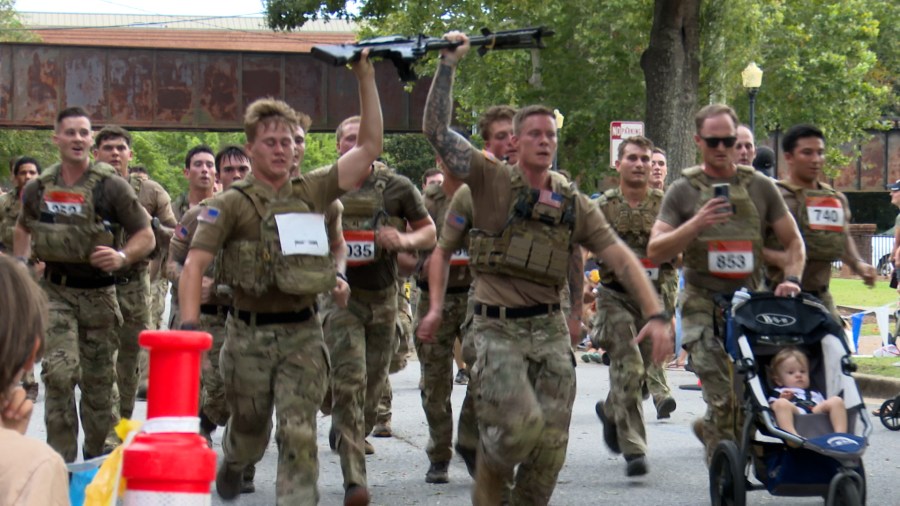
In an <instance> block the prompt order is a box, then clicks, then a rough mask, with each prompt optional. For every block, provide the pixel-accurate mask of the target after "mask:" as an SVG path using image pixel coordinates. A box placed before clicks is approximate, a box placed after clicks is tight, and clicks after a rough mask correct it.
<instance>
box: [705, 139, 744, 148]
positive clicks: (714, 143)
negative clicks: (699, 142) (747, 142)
mask: <svg viewBox="0 0 900 506" xmlns="http://www.w3.org/2000/svg"><path fill="white" fill-rule="evenodd" d="M701 139H703V141H704V142H706V146H707V147H709V148H713V149H715V148H717V147H719V144H720V143H721V144H724V145H725V147H726V148H732V147H734V144H735V143H736V142H737V137H701Z"/></svg>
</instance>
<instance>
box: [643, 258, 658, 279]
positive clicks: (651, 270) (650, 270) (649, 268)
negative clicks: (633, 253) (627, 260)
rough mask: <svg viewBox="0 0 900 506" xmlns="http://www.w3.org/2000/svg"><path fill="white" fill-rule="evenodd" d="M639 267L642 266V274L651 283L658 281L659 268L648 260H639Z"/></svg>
mask: <svg viewBox="0 0 900 506" xmlns="http://www.w3.org/2000/svg"><path fill="white" fill-rule="evenodd" d="M640 260H641V265H642V266H644V272H646V273H647V277H648V278H650V280H651V281H658V280H659V266H658V265H656V264H655V263H653V262H651V261H650V259H649V258H641V259H640Z"/></svg>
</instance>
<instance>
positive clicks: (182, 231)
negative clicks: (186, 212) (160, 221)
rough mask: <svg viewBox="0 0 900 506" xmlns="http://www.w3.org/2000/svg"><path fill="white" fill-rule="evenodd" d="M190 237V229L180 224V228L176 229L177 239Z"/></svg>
mask: <svg viewBox="0 0 900 506" xmlns="http://www.w3.org/2000/svg"><path fill="white" fill-rule="evenodd" d="M187 235H188V229H187V227H185V226H184V225H182V224H180V223H179V224H178V227H176V228H175V237H177V238H179V239H185V238H187Z"/></svg>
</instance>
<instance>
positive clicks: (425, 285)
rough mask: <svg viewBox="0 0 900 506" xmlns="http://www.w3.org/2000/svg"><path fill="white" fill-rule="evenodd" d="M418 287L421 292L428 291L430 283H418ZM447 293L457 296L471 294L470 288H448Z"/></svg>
mask: <svg viewBox="0 0 900 506" xmlns="http://www.w3.org/2000/svg"><path fill="white" fill-rule="evenodd" d="M416 286H418V287H419V289H420V290H424V291H426V292H427V291H428V282H427V281H416ZM446 293H449V294H451V295H456V294H460V293H469V286H468V285H466V286H448V287H447V291H446Z"/></svg>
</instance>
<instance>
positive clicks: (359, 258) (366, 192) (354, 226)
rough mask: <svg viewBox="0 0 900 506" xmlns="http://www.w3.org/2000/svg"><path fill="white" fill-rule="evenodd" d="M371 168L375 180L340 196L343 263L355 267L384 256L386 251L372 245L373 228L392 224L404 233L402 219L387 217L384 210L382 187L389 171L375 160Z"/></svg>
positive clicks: (387, 253) (385, 184)
mask: <svg viewBox="0 0 900 506" xmlns="http://www.w3.org/2000/svg"><path fill="white" fill-rule="evenodd" d="M372 170H373V175H374V176H375V183H374V184H372V185H368V184H367V185H364V187H363V188H360V189H359V190H356V191H354V192H351V193H347V194H344V196H342V197H341V204H343V205H344V212H343V214H342V215H341V227H342V228H343V229H344V241H345V242H346V243H347V265H348V266H350V267H359V266H361V265H368V264H371V263H374V262H376V261H378V260H382V259H383V258H385V257H387V256H388V255H389V254H390V252H388V251H386V250H385V249H383V248H381V247H379V246H378V245H377V244H375V231H376V230H378V228H379V227H382V226H386V225H387V226H392V227H394V228H396V229H397V230H399V231H400V232H406V221H405V220H403V219H401V218H396V217H392V216H388V214H387V211H385V209H384V189H385V188H386V187H387V184H388V182H389V181H390V178H391V177H392V176H393V173H392V172H391V170H390V169H389V168H387V167H386V166H385V165H384V164H381V163H376V164H375V166H374V168H373V169H372Z"/></svg>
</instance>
